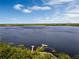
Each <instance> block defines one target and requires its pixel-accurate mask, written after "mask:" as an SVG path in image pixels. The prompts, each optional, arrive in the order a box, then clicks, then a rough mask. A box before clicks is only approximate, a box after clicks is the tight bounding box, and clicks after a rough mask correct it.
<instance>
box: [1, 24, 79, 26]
mask: <svg viewBox="0 0 79 59" xmlns="http://www.w3.org/2000/svg"><path fill="white" fill-rule="evenodd" d="M0 26H79V24H0Z"/></svg>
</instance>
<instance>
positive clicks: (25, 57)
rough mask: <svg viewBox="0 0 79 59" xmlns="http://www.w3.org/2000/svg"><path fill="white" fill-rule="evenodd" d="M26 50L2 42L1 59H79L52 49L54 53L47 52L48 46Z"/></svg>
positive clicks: (21, 46) (77, 56)
mask: <svg viewBox="0 0 79 59" xmlns="http://www.w3.org/2000/svg"><path fill="white" fill-rule="evenodd" d="M34 47H35V46H34V45H32V48H31V49H29V48H26V47H25V46H24V45H18V46H15V45H13V44H6V43H2V42H0V59H79V55H76V56H74V57H73V56H70V55H69V54H67V53H64V52H63V53H57V52H56V50H54V49H52V52H51V53H50V52H45V51H44V49H45V48H47V47H48V46H44V44H43V45H41V46H39V47H37V48H36V49H34Z"/></svg>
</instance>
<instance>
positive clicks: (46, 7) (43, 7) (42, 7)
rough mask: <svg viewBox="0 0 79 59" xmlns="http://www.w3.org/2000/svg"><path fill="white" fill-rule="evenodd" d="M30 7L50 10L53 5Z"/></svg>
mask: <svg viewBox="0 0 79 59" xmlns="http://www.w3.org/2000/svg"><path fill="white" fill-rule="evenodd" d="M30 9H31V10H50V9H51V7H49V6H33V7H31V8H30Z"/></svg>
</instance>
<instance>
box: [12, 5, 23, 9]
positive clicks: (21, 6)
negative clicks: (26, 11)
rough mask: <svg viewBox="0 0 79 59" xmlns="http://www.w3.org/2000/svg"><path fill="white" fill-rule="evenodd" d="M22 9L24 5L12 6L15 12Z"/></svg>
mask: <svg viewBox="0 0 79 59" xmlns="http://www.w3.org/2000/svg"><path fill="white" fill-rule="evenodd" d="M23 7H24V5H22V4H16V5H14V7H13V8H14V9H16V10H21V9H22V8H23Z"/></svg>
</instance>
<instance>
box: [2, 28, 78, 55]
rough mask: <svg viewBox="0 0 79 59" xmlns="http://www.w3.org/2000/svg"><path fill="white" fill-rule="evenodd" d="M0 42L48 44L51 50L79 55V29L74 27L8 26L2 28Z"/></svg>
mask: <svg viewBox="0 0 79 59" xmlns="http://www.w3.org/2000/svg"><path fill="white" fill-rule="evenodd" d="M0 40H1V41H5V42H9V43H14V44H25V45H26V46H31V45H36V46H38V45H41V44H47V45H48V46H49V47H50V48H56V49H57V50H59V51H66V52H68V53H70V54H79V27H72V26H13V27H11V26H7V27H0Z"/></svg>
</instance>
